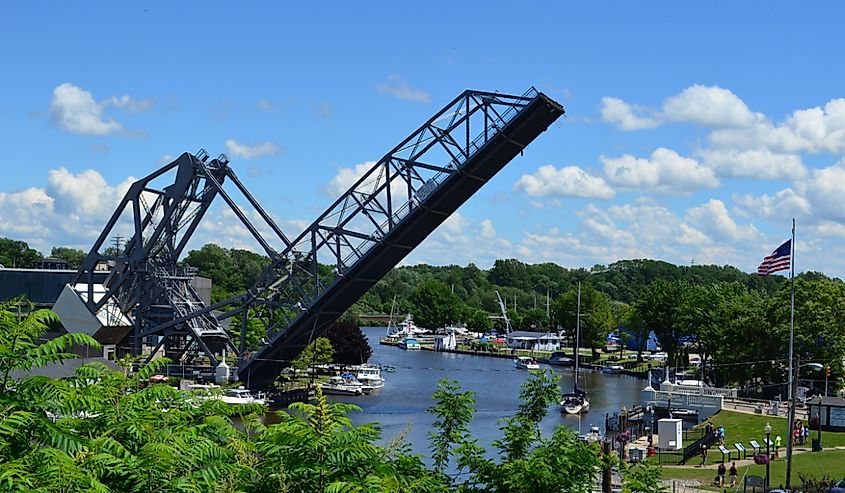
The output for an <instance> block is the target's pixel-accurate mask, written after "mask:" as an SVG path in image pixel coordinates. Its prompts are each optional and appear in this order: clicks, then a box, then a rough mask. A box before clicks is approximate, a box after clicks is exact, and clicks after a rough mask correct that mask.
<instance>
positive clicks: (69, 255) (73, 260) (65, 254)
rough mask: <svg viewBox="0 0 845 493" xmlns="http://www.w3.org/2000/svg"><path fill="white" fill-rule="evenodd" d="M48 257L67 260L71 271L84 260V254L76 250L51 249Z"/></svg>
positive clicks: (65, 248)
mask: <svg viewBox="0 0 845 493" xmlns="http://www.w3.org/2000/svg"><path fill="white" fill-rule="evenodd" d="M50 256H51V257H56V258H60V259H63V260H67V263H68V265H69V266H70V268H71V269H78V268H79V266H80V264H82V261H83V260H85V252H83V251H82V250H80V249H78V248H67V247H53V249H52V250H50Z"/></svg>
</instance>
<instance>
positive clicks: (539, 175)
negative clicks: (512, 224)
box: [513, 165, 614, 199]
mask: <svg viewBox="0 0 845 493" xmlns="http://www.w3.org/2000/svg"><path fill="white" fill-rule="evenodd" d="M513 189H514V190H519V191H523V192H525V193H527V194H528V195H532V196H535V197H581V198H597V199H612V198H613V196H614V192H613V190H612V189H611V188H610V187H609V186H608V185H607V183H606V182H605V181H604V179H602V178H601V177H598V176H592V175H590V174H589V173H587V172H586V171H584V170H582V169H581V168H579V167H578V166H566V167H563V168H560V169H557V168H555V167H554V166H552V165H546V166H542V167H540V168H539V169H538V170H537V171H535V172H534V173H532V174H530V175H522V177H520V179H519V180H517V182H516V183H514V185H513Z"/></svg>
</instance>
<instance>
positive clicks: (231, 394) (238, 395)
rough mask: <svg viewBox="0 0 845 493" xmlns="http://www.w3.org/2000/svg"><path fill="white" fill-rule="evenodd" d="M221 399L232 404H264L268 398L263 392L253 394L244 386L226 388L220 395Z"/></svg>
mask: <svg viewBox="0 0 845 493" xmlns="http://www.w3.org/2000/svg"><path fill="white" fill-rule="evenodd" d="M220 400H221V401H223V402H225V403H226V404H229V405H232V406H234V405H236V404H261V405H262V406H263V405H266V404H267V399H265V398H264V395H263V394H262V393H261V392H259V393H258V395H252V392H250V391H249V390H248V389H245V388H243V387H239V388H237V389H226V390H225V391H224V392H223V395H221V396H220Z"/></svg>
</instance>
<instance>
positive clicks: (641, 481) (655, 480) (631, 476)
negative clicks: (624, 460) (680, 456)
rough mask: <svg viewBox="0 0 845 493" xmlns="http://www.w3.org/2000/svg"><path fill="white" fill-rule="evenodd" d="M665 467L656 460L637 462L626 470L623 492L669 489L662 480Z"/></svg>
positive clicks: (655, 491) (654, 491)
mask: <svg viewBox="0 0 845 493" xmlns="http://www.w3.org/2000/svg"><path fill="white" fill-rule="evenodd" d="M662 477H663V468H662V467H660V464H658V463H657V462H656V461H654V460H644V461H640V462H637V463H636V464H634V465H633V466H630V467H628V468H627V469H626V470H625V475H624V476H623V478H622V493H662V492H665V491H668V490H669V489H668V488H667V487H666V485H664V484H663V481H662V480H661V479H662Z"/></svg>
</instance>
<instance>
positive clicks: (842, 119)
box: [708, 98, 845, 154]
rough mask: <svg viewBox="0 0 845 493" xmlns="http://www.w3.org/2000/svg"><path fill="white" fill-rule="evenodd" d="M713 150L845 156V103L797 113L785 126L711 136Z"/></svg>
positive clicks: (755, 126)
mask: <svg viewBox="0 0 845 493" xmlns="http://www.w3.org/2000/svg"><path fill="white" fill-rule="evenodd" d="M708 141H709V142H710V145H711V146H714V147H727V148H736V149H761V148H762V149H769V150H771V151H772V152H776V153H796V152H810V153H820V152H831V153H835V154H843V153H845V99H843V98H838V99H831V100H830V101H828V102H827V103H826V104H825V105H824V106H823V107H820V106H816V107H813V108H807V109H801V110H796V111H794V112H793V113H792V115H790V116H789V117H788V118H787V119H786V120H785V121H784V122H782V123H780V124H777V125H775V124H773V123H771V122H769V121H758V122H755V123H754V124H753V125H751V126H749V127H748V128H743V129H730V130H728V129H723V130H718V131H715V132H712V133H711V134H710V135H709V136H708Z"/></svg>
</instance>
